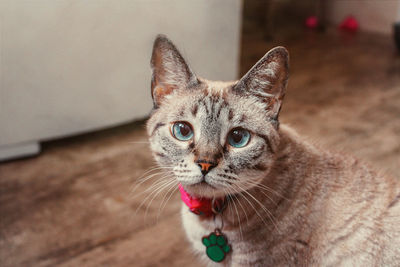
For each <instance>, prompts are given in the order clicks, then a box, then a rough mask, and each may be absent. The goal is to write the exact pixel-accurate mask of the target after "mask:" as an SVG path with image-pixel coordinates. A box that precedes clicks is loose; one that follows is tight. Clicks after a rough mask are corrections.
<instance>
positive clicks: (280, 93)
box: [234, 46, 289, 120]
mask: <svg viewBox="0 0 400 267" xmlns="http://www.w3.org/2000/svg"><path fill="white" fill-rule="evenodd" d="M288 78H289V53H288V51H287V50H286V49H285V48H284V47H282V46H278V47H275V48H273V49H271V50H270V51H268V53H266V54H265V55H264V56H263V57H262V58H261V59H260V60H259V61H258V62H257V63H256V64H255V65H254V66H253V67H252V68H251V69H250V70H249V71H248V72H247V73H246V74H245V75H244V76H243V78H242V79H240V80H239V82H238V83H237V84H236V85H235V87H234V90H237V91H238V92H240V93H250V94H252V95H255V96H257V97H259V98H260V99H261V100H262V101H263V102H264V103H266V109H267V111H268V112H269V113H270V114H271V117H272V118H273V119H275V120H277V119H278V115H279V111H280V109H281V105H282V101H283V97H284V96H285V89H286V85H287V80H288Z"/></svg>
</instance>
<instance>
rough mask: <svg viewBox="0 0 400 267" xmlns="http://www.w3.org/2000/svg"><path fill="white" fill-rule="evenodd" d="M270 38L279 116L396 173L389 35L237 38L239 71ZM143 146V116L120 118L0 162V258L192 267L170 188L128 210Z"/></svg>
mask: <svg viewBox="0 0 400 267" xmlns="http://www.w3.org/2000/svg"><path fill="white" fill-rule="evenodd" d="M275 44H280V45H285V46H287V47H288V49H289V51H290V53H291V69H292V71H291V79H290V82H289V88H288V90H287V94H286V96H287V97H286V102H285V104H284V106H283V111H282V116H281V119H282V121H283V122H286V123H289V124H291V125H292V126H293V127H294V128H296V129H297V130H298V131H299V132H300V133H301V134H303V135H305V136H308V137H309V138H310V140H312V141H315V142H318V143H320V144H321V145H323V146H326V147H329V148H333V149H335V150H340V151H344V152H351V153H354V154H356V155H357V156H358V157H360V158H362V159H364V160H366V161H368V162H370V163H371V165H373V166H375V167H376V168H379V169H382V170H384V171H386V172H387V173H389V174H390V175H394V176H397V177H400V168H399V166H400V57H399V56H398V55H397V54H396V52H395V49H394V45H393V42H392V40H391V38H390V36H387V37H385V36H379V35H368V34H358V35H356V36H351V35H342V34H338V33H337V32H336V30H332V31H331V32H328V33H327V34H314V33H307V32H305V33H302V34H300V35H298V36H297V37H296V38H289V39H285V38H283V39H276V40H275V42H274V44H272V43H270V42H265V41H264V40H263V38H262V36H261V35H260V34H245V35H244V36H243V46H242V64H241V65H242V69H241V72H242V73H244V72H245V71H246V70H247V69H248V68H249V67H251V65H252V64H254V63H255V62H256V61H257V60H258V59H259V58H260V57H261V56H262V55H263V54H264V53H265V52H266V51H267V50H268V49H269V48H271V47H272V46H273V45H275ZM144 67H147V66H144ZM149 97H150V94H149ZM146 142H147V140H146V135H145V131H144V124H143V122H139V123H132V124H129V125H126V126H123V127H118V128H115V129H111V130H107V131H103V132H99V133H94V134H88V135H85V136H80V137H75V138H70V139H66V140H61V141H55V142H50V143H46V144H44V147H43V152H42V153H41V155H40V156H38V157H35V158H29V159H24V160H18V161H13V162H7V163H2V164H1V165H0V265H1V266H3V267H6V266H13V267H14V266H200V263H198V262H197V260H196V258H195V257H194V256H193V255H192V253H191V251H190V248H189V245H188V243H187V242H186V240H185V237H184V235H183V231H182V227H181V223H180V219H179V213H178V210H179V207H180V204H181V203H180V201H179V196H178V195H177V194H176V193H177V192H176V191H175V192H174V194H173V195H172V197H171V199H170V200H169V202H168V204H167V205H165V208H164V209H163V210H162V212H161V213H160V205H162V203H163V199H165V197H164V196H165V195H164V194H163V193H161V195H160V197H158V198H155V199H154V201H153V202H152V204H151V205H150V206H149V207H148V209H146V208H147V206H146V205H144V206H142V207H139V206H140V203H141V202H142V200H143V198H144V197H145V196H148V195H149V194H148V192H145V190H146V188H148V187H149V185H150V184H151V183H144V184H143V185H142V186H140V187H139V188H138V190H136V191H135V193H132V191H131V188H132V186H133V185H134V184H135V182H136V181H137V180H138V179H139V177H140V176H141V175H143V174H144V172H145V170H147V169H148V168H150V167H152V166H154V162H153V160H152V158H151V155H150V152H149V149H148V144H147V143H146ZM143 192H144V193H143ZM140 193H142V194H141V195H140ZM167 197H168V195H167ZM136 211H137V212H136ZM146 213H147V214H146ZM158 214H160V216H159V218H157V215H158ZM146 215H147V216H146Z"/></svg>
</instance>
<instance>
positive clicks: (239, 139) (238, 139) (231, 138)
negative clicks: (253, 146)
mask: <svg viewBox="0 0 400 267" xmlns="http://www.w3.org/2000/svg"><path fill="white" fill-rule="evenodd" d="M250 136H251V135H250V132H249V131H247V130H245V129H242V128H235V129H233V130H231V131H230V132H229V134H228V143H229V144H230V145H231V146H233V147H236V148H240V147H244V146H246V145H247V144H248V143H249V141H250Z"/></svg>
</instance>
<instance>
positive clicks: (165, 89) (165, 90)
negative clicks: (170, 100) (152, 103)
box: [154, 85, 172, 102]
mask: <svg viewBox="0 0 400 267" xmlns="http://www.w3.org/2000/svg"><path fill="white" fill-rule="evenodd" d="M171 92H172V87H171V86H162V85H157V86H156V88H154V97H155V99H156V100H157V102H159V101H160V100H161V99H162V98H163V97H164V96H165V95H168V94H170V93H171Z"/></svg>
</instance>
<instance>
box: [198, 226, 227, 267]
mask: <svg viewBox="0 0 400 267" xmlns="http://www.w3.org/2000/svg"><path fill="white" fill-rule="evenodd" d="M202 241H203V245H204V246H206V248H207V249H206V254H207V256H208V257H209V258H210V259H211V260H213V261H215V262H221V261H223V260H224V259H225V255H226V254H227V253H228V252H229V251H231V247H230V246H229V245H228V244H227V243H228V242H227V240H226V237H225V236H224V235H223V234H220V233H217V234H215V233H214V232H212V233H211V234H210V235H208V236H205V237H203V239H202Z"/></svg>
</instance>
